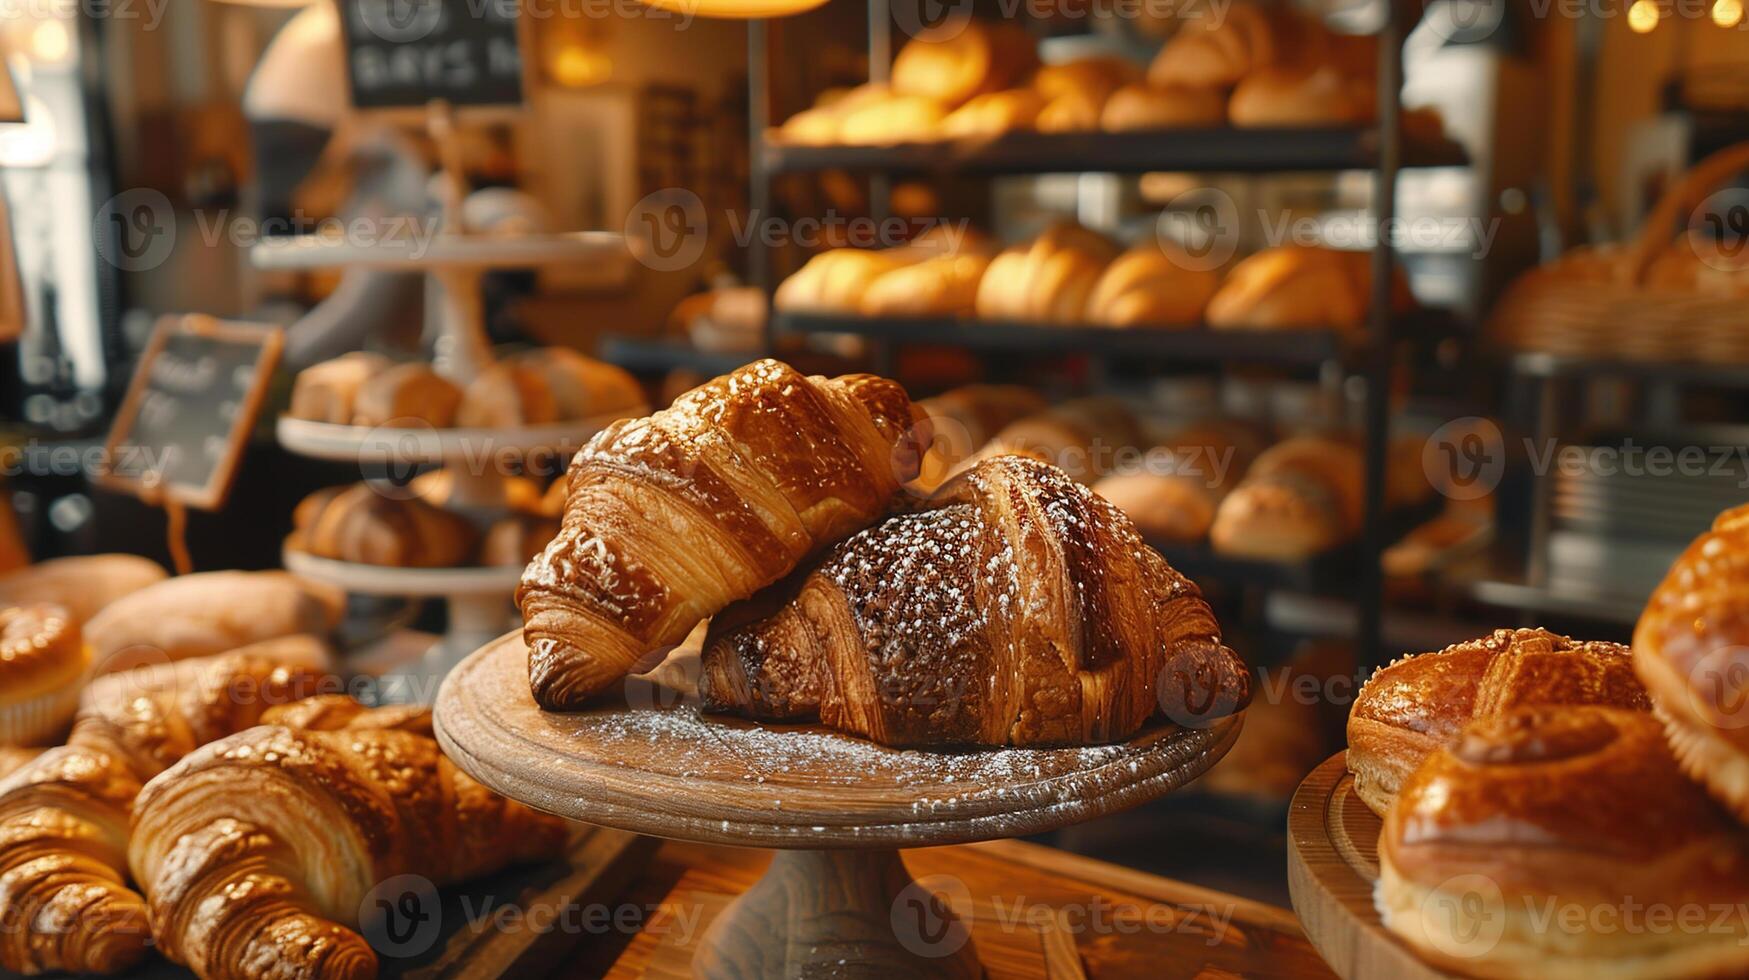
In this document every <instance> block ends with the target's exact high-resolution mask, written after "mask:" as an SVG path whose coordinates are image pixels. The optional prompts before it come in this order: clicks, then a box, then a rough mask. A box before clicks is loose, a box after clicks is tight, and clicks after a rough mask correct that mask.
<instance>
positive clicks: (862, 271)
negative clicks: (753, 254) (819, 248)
mask: <svg viewBox="0 0 1749 980" xmlns="http://www.w3.org/2000/svg"><path fill="white" fill-rule="evenodd" d="M911 261H913V256H911V255H910V254H908V253H906V252H904V251H903V250H900V249H882V250H879V251H876V250H873V249H861V248H837V249H833V250H832V251H830V252H822V253H820V254H819V255H816V256H814V257H813V258H811V259H809V260H808V261H807V264H805V265H803V266H802V267H801V268H800V269H798V270H796V273H795V274H794V275H792V276H790V277H789V278H788V279H785V280H784V281H783V282H782V283H781V284H779V285H778V287H777V292H776V294H774V295H773V297H772V305H773V306H774V307H775V308H776V309H778V310H781V311H784V312H786V313H821V314H833V313H843V314H854V313H858V312H860V311H861V309H862V297H863V295H864V293H866V292H867V291H868V288H869V286H870V285H872V284H873V283H874V281H875V280H876V279H878V278H880V277H881V276H882V275H884V274H885V273H888V272H891V271H892V270H894V269H897V268H899V267H900V266H902V265H905V264H907V263H909V262H911Z"/></svg>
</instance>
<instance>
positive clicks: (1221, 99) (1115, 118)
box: [1099, 84, 1227, 132]
mask: <svg viewBox="0 0 1749 980" xmlns="http://www.w3.org/2000/svg"><path fill="white" fill-rule="evenodd" d="M1226 121H1227V96H1226V94H1225V93H1223V92H1221V91H1219V90H1218V89H1210V88H1190V87H1187V86H1183V85H1171V86H1159V85H1152V84H1147V85H1142V84H1137V85H1125V86H1124V87H1123V88H1120V89H1118V90H1117V91H1116V92H1113V93H1112V94H1111V98H1109V99H1107V100H1105V108H1104V109H1103V110H1101V112H1100V114H1099V127H1100V128H1101V129H1104V130H1108V131H1110V132H1130V131H1134V130H1146V129H1190V128H1199V127H1209V126H1219V125H1221V124H1222V123H1224V122H1226Z"/></svg>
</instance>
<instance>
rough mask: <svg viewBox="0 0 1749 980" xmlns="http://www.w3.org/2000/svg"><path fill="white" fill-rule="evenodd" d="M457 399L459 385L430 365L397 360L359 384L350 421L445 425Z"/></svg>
mask: <svg viewBox="0 0 1749 980" xmlns="http://www.w3.org/2000/svg"><path fill="white" fill-rule="evenodd" d="M461 400H462V391H461V389H460V388H458V387H456V385H455V382H453V381H450V380H449V379H448V378H445V377H443V376H442V375H440V374H438V373H437V372H436V371H434V370H433V369H432V368H431V365H429V364H412V363H409V364H397V365H395V366H394V367H391V368H388V369H386V370H383V371H380V372H378V373H376V374H373V375H371V377H370V378H368V379H366V380H365V382H364V383H363V384H362V385H360V386H359V388H358V394H357V397H356V400H355V403H354V410H353V416H352V424H353V425H362V426H378V425H386V426H402V427H406V426H422V425H428V426H431V427H432V428H434V429H447V428H449V427H450V426H451V425H452V424H453V423H454V422H455V411H456V408H457V406H459V405H460V404H461Z"/></svg>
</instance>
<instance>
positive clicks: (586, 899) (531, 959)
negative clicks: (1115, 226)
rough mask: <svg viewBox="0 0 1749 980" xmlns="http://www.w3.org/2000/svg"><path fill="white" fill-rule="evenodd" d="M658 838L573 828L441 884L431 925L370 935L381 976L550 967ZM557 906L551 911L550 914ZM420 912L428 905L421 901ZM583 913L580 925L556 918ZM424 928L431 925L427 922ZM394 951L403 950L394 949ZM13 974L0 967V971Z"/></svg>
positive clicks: (422, 979)
mask: <svg viewBox="0 0 1749 980" xmlns="http://www.w3.org/2000/svg"><path fill="white" fill-rule="evenodd" d="M658 843H659V842H657V841H655V840H653V839H651V838H648V837H639V836H637V835H635V834H628V833H625V832H623V831H618V830H608V829H606V828H602V827H588V826H584V825H582V824H578V825H576V826H575V827H574V828H573V833H572V836H571V845H570V849H569V850H568V851H567V852H566V855H565V857H564V858H563V859H562V860H560V861H555V862H552V863H550V864H544V865H538V866H532V867H525V868H512V869H510V870H508V871H504V872H501V873H499V874H496V875H492V876H490V877H486V878H481V879H478V880H476V881H471V882H468V883H466V884H463V885H458V886H456V887H454V888H446V889H443V890H442V891H441V892H439V893H438V895H437V896H436V897H437V899H438V905H439V908H438V909H437V910H436V911H435V913H434V914H431V919H432V920H434V921H435V923H436V925H435V926H431V927H425V928H424V929H419V930H413V931H410V932H409V933H408V934H407V936H408V939H407V942H406V943H405V944H404V945H401V946H397V947H393V948H384V947H383V946H381V945H380V944H379V940H378V939H377V938H376V937H370V938H371V939H372V943H373V945H375V946H378V949H377V953H378V962H379V965H380V969H381V973H380V976H381V978H382V980H495V978H497V977H536V976H545V975H547V974H549V973H551V972H552V971H553V970H554V969H555V968H557V967H558V965H559V964H560V963H561V962H562V961H563V959H564V958H565V956H566V954H567V953H569V952H570V951H571V950H572V948H574V947H575V946H576V945H577V944H578V943H581V942H587V941H588V940H589V939H590V932H589V931H588V926H589V923H590V922H592V921H593V920H592V919H590V918H589V916H588V912H589V910H590V909H592V908H593V907H594V906H597V905H606V906H608V907H609V908H610V909H612V908H613V906H614V904H615V903H616V902H617V900H618V899H619V897H620V894H621V892H622V891H623V890H624V889H625V888H626V886H627V885H628V884H629V883H630V882H631V881H632V880H633V879H634V878H635V877H636V875H637V873H638V871H639V869H640V868H641V867H642V865H643V864H644V863H645V862H646V861H648V860H649V858H650V856H651V855H652V854H653V853H655V850H656V848H657V846H658ZM555 913H556V914H557V915H558V916H560V918H558V919H556V920H555V919H553V918H552V917H551V916H552V915H553V914H555ZM419 914H420V915H421V916H424V915H426V914H427V913H426V911H425V910H424V909H420V911H419ZM555 921H556V922H559V923H573V922H575V923H580V924H581V926H580V927H579V928H567V927H565V926H556V927H555V926H553V925H552V923H554V922H555ZM425 929H429V932H426V931H425ZM397 954H400V955H397ZM9 975H10V974H6V973H4V971H0V976H9ZM193 976H194V974H193V973H191V972H189V971H188V970H186V969H184V968H182V967H180V966H176V965H174V964H171V963H167V962H165V961H164V960H161V959H156V958H154V959H152V960H150V961H148V963H147V965H146V966H143V967H141V968H140V969H138V970H135V971H133V972H132V973H129V974H127V975H126V977H127V980H188V978H192V977H193Z"/></svg>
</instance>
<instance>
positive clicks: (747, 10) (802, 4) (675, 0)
mask: <svg viewBox="0 0 1749 980" xmlns="http://www.w3.org/2000/svg"><path fill="white" fill-rule="evenodd" d="M644 2H645V3H647V4H649V5H650V6H652V7H655V8H657V9H659V10H667V11H670V12H672V13H676V14H682V15H685V16H688V17H721V18H724V19H726V20H753V19H757V18H765V17H787V16H789V15H790V14H799V13H801V12H803V11H805V10H813V9H814V8H815V7H818V6H821V5H822V4H824V3H825V2H826V0H644Z"/></svg>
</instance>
